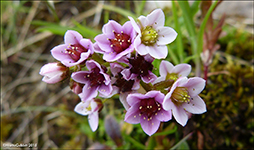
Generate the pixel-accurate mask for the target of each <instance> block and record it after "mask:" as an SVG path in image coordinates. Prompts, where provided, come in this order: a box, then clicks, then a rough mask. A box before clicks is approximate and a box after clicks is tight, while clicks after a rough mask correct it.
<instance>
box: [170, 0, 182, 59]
mask: <svg viewBox="0 0 254 150" xmlns="http://www.w3.org/2000/svg"><path fill="white" fill-rule="evenodd" d="M172 10H173V16H174V22H175V30H176V32H177V33H178V35H177V38H176V44H177V52H178V57H179V59H180V63H182V62H183V55H184V49H183V42H182V32H181V30H180V26H179V22H178V16H177V11H176V6H175V2H174V1H172Z"/></svg>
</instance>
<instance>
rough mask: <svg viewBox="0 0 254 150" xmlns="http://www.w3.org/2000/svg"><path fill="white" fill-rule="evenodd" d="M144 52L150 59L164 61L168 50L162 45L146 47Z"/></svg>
mask: <svg viewBox="0 0 254 150" xmlns="http://www.w3.org/2000/svg"><path fill="white" fill-rule="evenodd" d="M146 50H147V52H148V53H149V54H150V55H151V56H152V57H154V58H156V59H164V58H166V57H167V55H168V48H167V46H164V45H163V46H162V45H154V46H146Z"/></svg>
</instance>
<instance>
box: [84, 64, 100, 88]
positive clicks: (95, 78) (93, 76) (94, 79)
mask: <svg viewBox="0 0 254 150" xmlns="http://www.w3.org/2000/svg"><path fill="white" fill-rule="evenodd" d="M85 78H89V80H90V86H91V87H92V86H98V85H101V84H102V83H103V82H105V78H104V76H103V75H102V74H101V73H100V69H99V68H94V69H92V72H91V73H90V74H88V75H86V76H85Z"/></svg>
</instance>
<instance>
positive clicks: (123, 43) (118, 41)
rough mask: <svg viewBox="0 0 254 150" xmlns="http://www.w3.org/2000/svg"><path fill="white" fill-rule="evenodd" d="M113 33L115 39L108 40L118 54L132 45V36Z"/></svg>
mask: <svg viewBox="0 0 254 150" xmlns="http://www.w3.org/2000/svg"><path fill="white" fill-rule="evenodd" d="M113 32H114V34H115V38H114V39H108V40H109V41H110V47H112V49H113V50H114V51H115V52H116V53H117V54H118V53H121V52H122V51H124V50H125V49H127V48H128V47H129V46H130V45H131V40H130V36H129V35H127V34H125V33H123V31H121V33H116V32H115V31H114V30H113Z"/></svg>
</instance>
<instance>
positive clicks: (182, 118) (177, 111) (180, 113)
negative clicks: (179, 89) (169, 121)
mask: <svg viewBox="0 0 254 150" xmlns="http://www.w3.org/2000/svg"><path fill="white" fill-rule="evenodd" d="M172 112H173V116H174V118H175V120H176V121H177V122H178V123H179V124H181V125H182V126H185V125H186V123H187V121H188V115H187V113H186V112H185V110H184V109H183V107H182V106H179V107H177V106H175V107H174V108H173V109H172Z"/></svg>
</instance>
